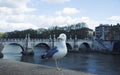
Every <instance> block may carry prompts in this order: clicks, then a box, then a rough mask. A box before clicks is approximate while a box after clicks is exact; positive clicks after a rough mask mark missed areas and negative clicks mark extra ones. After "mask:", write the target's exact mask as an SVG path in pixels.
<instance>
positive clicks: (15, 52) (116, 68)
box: [2, 45, 120, 75]
mask: <svg viewBox="0 0 120 75" xmlns="http://www.w3.org/2000/svg"><path fill="white" fill-rule="evenodd" d="M21 51H22V50H21V48H20V47H19V46H15V45H8V46H5V48H4V49H3V51H2V53H3V54H4V57H3V59H9V60H16V61H21V62H28V63H34V64H41V65H47V66H51V67H55V63H54V60H52V59H48V60H41V59H40V55H41V54H43V53H44V52H45V49H44V48H42V47H35V48H34V52H35V54H34V56H23V55H22V54H20V52H21ZM59 66H60V67H62V68H65V69H70V70H77V71H83V72H89V73H93V74H97V75H120V55H110V54H100V53H80V52H79V53H68V54H67V55H66V56H65V57H64V58H62V59H61V60H60V63H59Z"/></svg>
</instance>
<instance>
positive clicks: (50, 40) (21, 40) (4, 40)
mask: <svg viewBox="0 0 120 75" xmlns="http://www.w3.org/2000/svg"><path fill="white" fill-rule="evenodd" d="M82 40H88V39H67V40H66V41H82ZM25 41H31V42H35V41H41V42H48V41H49V42H53V41H57V39H54V40H53V39H30V40H26V39H18V38H14V39H4V38H2V39H0V42H25Z"/></svg>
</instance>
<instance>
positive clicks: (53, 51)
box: [41, 46, 58, 59]
mask: <svg viewBox="0 0 120 75" xmlns="http://www.w3.org/2000/svg"><path fill="white" fill-rule="evenodd" d="M56 52H58V50H57V46H54V47H53V48H52V49H51V50H49V51H48V52H47V53H46V54H44V55H41V58H42V59H45V58H51V57H52V56H53V55H54V54H55V53H56Z"/></svg>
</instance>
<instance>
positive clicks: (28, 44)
mask: <svg viewBox="0 0 120 75" xmlns="http://www.w3.org/2000/svg"><path fill="white" fill-rule="evenodd" d="M22 54H23V55H34V52H33V44H32V43H31V42H30V34H28V35H26V37H25V46H24V50H23V52H22Z"/></svg>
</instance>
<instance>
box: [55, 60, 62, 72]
mask: <svg viewBox="0 0 120 75" xmlns="http://www.w3.org/2000/svg"><path fill="white" fill-rule="evenodd" d="M55 64H56V69H57V70H58V71H61V69H60V68H59V67H58V60H57V59H55Z"/></svg>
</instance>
